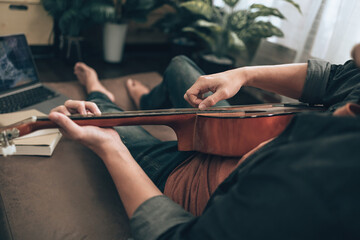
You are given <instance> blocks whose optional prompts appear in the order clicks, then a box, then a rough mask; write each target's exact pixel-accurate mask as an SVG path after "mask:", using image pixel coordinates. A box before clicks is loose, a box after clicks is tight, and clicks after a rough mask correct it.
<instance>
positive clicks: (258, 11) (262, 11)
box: [250, 4, 285, 19]
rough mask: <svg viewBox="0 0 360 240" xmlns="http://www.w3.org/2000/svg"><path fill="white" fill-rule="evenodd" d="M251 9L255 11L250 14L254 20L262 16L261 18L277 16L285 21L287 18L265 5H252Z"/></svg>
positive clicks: (275, 9)
mask: <svg viewBox="0 0 360 240" xmlns="http://www.w3.org/2000/svg"><path fill="white" fill-rule="evenodd" d="M250 9H252V10H253V11H252V12H251V14H250V17H251V18H252V19H255V18H257V17H260V16H261V17H267V16H275V17H279V18H281V19H285V16H284V15H283V14H282V13H281V12H280V11H279V10H278V9H277V8H270V7H267V6H265V5H263V4H252V5H251V6H250ZM254 10H255V11H254Z"/></svg>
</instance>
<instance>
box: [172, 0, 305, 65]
mask: <svg viewBox="0 0 360 240" xmlns="http://www.w3.org/2000/svg"><path fill="white" fill-rule="evenodd" d="M283 1H286V2H288V3H289V4H291V5H293V6H294V7H295V8H297V9H298V11H299V12H300V13H301V10H300V6H299V5H298V4H297V3H295V2H294V1H293V0H283ZM223 2H224V5H225V7H217V6H215V5H214V4H213V2H212V0H192V1H186V2H183V3H180V5H179V7H180V8H182V9H184V10H186V11H188V12H189V13H191V14H192V15H194V16H196V17H197V18H198V19H197V20H195V21H194V22H192V23H191V24H189V25H188V26H185V27H183V28H182V31H183V32H186V33H190V34H192V35H193V36H194V37H195V38H196V39H198V40H200V41H201V42H203V43H205V49H204V51H203V52H204V53H205V54H202V55H201V56H202V57H205V58H206V57H207V58H208V59H209V60H211V61H215V62H219V63H221V62H223V61H225V62H226V61H227V62H229V61H230V60H229V59H231V57H234V55H237V56H238V55H241V56H242V57H243V58H245V62H249V61H250V60H251V58H252V56H253V54H254V53H255V51H256V48H257V46H258V44H259V42H260V40H261V39H263V38H267V37H271V36H279V37H282V36H284V33H283V32H282V31H281V30H280V29H279V28H277V27H276V26H274V25H273V24H272V23H271V22H269V21H264V20H263V19H264V17H269V16H274V17H277V18H280V19H285V17H284V15H283V14H282V13H281V12H280V11H279V10H278V9H276V8H271V7H267V6H265V5H263V4H256V3H255V4H252V5H251V6H250V7H249V8H248V9H240V10H236V6H237V4H238V3H239V0H223Z"/></svg>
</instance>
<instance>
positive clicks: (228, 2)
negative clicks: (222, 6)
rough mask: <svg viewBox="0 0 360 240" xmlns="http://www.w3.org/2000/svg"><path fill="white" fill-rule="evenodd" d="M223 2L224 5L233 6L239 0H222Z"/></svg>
mask: <svg viewBox="0 0 360 240" xmlns="http://www.w3.org/2000/svg"><path fill="white" fill-rule="evenodd" d="M224 2H225V3H226V5H228V6H229V7H232V8H233V7H235V6H236V4H238V2H239V0H224Z"/></svg>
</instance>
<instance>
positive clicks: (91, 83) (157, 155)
mask: <svg viewBox="0 0 360 240" xmlns="http://www.w3.org/2000/svg"><path fill="white" fill-rule="evenodd" d="M75 74H76V75H77V77H78V79H79V81H80V83H82V84H83V85H84V86H85V88H86V91H87V92H88V97H87V100H88V101H92V102H95V103H96V104H97V105H98V107H99V109H100V110H101V112H103V113H105V112H113V113H116V112H122V111H123V110H122V109H120V108H119V107H118V106H117V105H116V104H114V102H113V101H112V100H111V98H112V99H114V96H113V95H112V93H110V92H109V91H108V90H107V89H105V88H104V86H103V85H102V84H101V83H100V81H99V80H98V77H97V74H96V72H95V71H94V70H93V69H92V68H90V67H88V66H87V65H85V64H82V63H78V64H77V65H75ZM114 129H115V130H116V131H117V132H118V133H119V135H120V137H121V139H122V141H123V142H124V144H125V145H126V147H127V148H128V149H129V151H130V153H131V154H132V156H133V157H134V158H135V159H136V161H137V162H138V163H139V165H140V166H141V167H142V168H143V170H144V171H145V172H146V173H147V175H148V176H149V177H150V179H152V181H153V182H154V183H155V184H156V185H157V186H158V187H159V189H160V190H163V189H164V186H165V182H166V179H167V177H168V176H169V174H170V173H171V171H172V170H173V169H174V168H176V167H177V166H178V165H179V164H180V163H181V162H183V161H184V160H185V159H187V158H188V157H189V156H191V154H192V153H191V152H179V151H178V150H177V142H176V141H172V142H161V141H160V140H158V139H157V138H154V137H153V136H152V135H151V134H149V133H148V132H147V131H146V130H145V129H143V128H142V127H140V126H124V127H115V128H114Z"/></svg>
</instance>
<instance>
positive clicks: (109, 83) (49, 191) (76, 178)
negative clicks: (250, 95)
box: [0, 73, 175, 240]
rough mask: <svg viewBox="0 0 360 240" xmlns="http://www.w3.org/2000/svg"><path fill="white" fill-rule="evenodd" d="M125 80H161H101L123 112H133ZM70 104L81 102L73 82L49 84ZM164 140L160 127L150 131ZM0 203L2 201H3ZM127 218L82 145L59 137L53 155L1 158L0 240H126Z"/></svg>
mask: <svg viewBox="0 0 360 240" xmlns="http://www.w3.org/2000/svg"><path fill="white" fill-rule="evenodd" d="M129 77H131V78H133V79H138V80H140V81H142V82H143V83H144V84H146V85H147V86H149V87H153V86H154V85H155V84H157V83H158V82H159V81H161V76H160V75H159V74H157V73H142V74H135V75H131V76H126V77H121V78H116V79H107V80H102V83H103V84H104V85H105V86H106V87H107V88H108V89H110V91H112V92H113V93H114V94H115V95H116V102H117V103H118V104H119V106H121V107H122V108H123V109H126V110H131V109H134V107H133V106H132V102H131V101H130V99H129V97H128V94H127V92H126V90H125V85H124V83H125V80H126V79H128V78H129ZM47 85H48V86H50V87H52V88H54V89H56V90H58V91H59V92H61V93H63V94H65V95H66V96H68V97H69V98H72V99H84V97H85V93H84V90H83V88H82V86H81V85H80V84H78V83H77V82H63V83H47ZM146 128H147V130H148V131H149V132H151V133H152V134H153V135H154V136H156V137H158V138H160V139H162V140H173V139H175V134H174V132H173V131H172V130H171V129H170V128H168V127H164V126H156V127H155V126H148V127H146ZM1 200H2V201H1ZM129 237H130V229H129V222H128V218H127V215H126V213H125V211H124V208H123V206H122V203H121V200H120V198H119V196H118V194H117V191H116V188H115V186H114V184H113V182H112V180H111V177H110V175H109V173H108V171H107V170H106V168H105V166H104V164H103V162H102V161H101V159H99V158H98V157H97V156H96V155H95V154H94V153H92V152H91V151H90V150H89V149H87V148H85V147H84V146H82V145H81V144H79V143H77V142H74V141H71V140H69V139H66V138H64V137H63V138H62V139H61V140H60V142H59V144H58V145H57V147H56V149H55V151H54V153H53V156H51V157H38V156H10V157H6V158H5V157H0V239H2V240H7V239H21V240H27V239H29V240H32V239H37V240H42V239H44V240H48V239H53V240H56V239H94V240H95V239H96V240H98V239H102V240H107V239H117V240H122V239H128V238H129Z"/></svg>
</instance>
